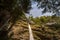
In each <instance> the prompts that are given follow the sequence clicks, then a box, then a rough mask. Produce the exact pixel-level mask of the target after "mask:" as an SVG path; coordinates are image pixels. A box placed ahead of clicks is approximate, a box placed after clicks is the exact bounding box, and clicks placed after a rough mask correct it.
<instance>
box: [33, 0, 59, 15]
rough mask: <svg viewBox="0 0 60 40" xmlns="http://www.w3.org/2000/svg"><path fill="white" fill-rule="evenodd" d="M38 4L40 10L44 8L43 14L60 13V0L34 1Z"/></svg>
mask: <svg viewBox="0 0 60 40" xmlns="http://www.w3.org/2000/svg"><path fill="white" fill-rule="evenodd" d="M34 1H36V2H37V3H38V8H43V9H44V10H43V11H42V12H43V13H46V12H53V13H56V14H59V13H60V11H59V10H60V0H34Z"/></svg>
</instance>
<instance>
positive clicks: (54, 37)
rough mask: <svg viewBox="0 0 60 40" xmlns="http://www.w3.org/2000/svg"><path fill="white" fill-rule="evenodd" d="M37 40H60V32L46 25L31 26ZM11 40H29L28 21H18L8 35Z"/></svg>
mask: <svg viewBox="0 0 60 40" xmlns="http://www.w3.org/2000/svg"><path fill="white" fill-rule="evenodd" d="M31 28H32V31H33V35H34V39H35V40H60V31H59V30H55V29H54V28H53V29H52V28H51V27H48V26H46V25H42V26H39V25H36V24H31ZM8 36H9V40H29V30H28V24H27V22H26V20H18V21H16V24H15V25H14V26H13V27H12V29H11V31H10V32H9V33H8Z"/></svg>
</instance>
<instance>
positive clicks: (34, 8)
mask: <svg viewBox="0 0 60 40" xmlns="http://www.w3.org/2000/svg"><path fill="white" fill-rule="evenodd" d="M31 7H32V9H31V10H30V11H29V13H30V14H32V16H33V17H40V16H51V15H52V13H49V12H47V13H45V14H43V15H42V10H43V9H41V8H40V9H38V7H37V3H36V2H32V5H31Z"/></svg>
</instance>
